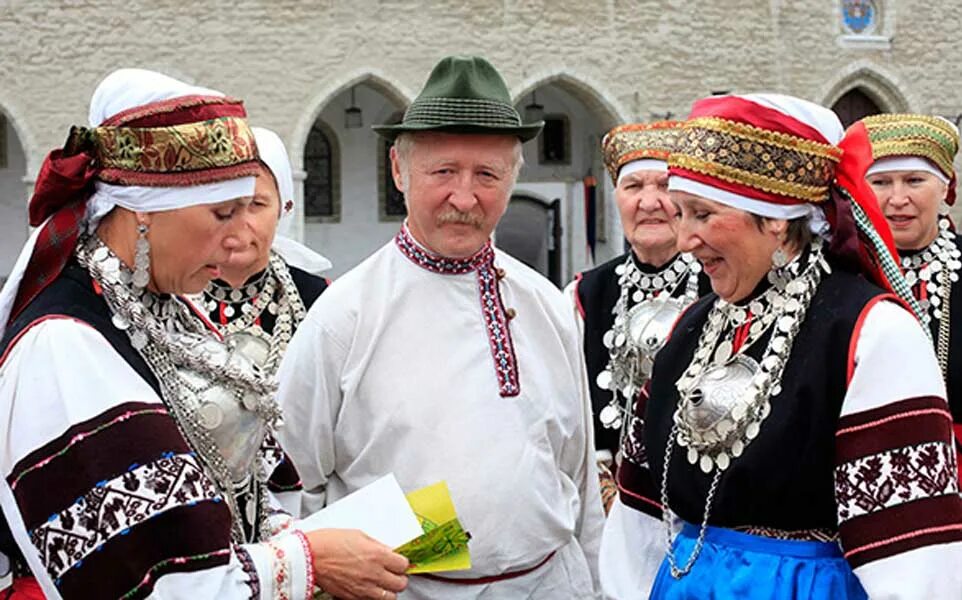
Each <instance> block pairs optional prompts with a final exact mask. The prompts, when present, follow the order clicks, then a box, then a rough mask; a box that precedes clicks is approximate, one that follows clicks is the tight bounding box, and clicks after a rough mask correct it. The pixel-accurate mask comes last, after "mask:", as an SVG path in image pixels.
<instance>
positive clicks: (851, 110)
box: [832, 88, 885, 129]
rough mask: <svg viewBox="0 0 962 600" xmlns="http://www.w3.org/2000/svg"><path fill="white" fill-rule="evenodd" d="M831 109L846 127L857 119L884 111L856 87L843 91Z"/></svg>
mask: <svg viewBox="0 0 962 600" xmlns="http://www.w3.org/2000/svg"><path fill="white" fill-rule="evenodd" d="M832 110H833V111H835V114H836V115H838V118H839V120H840V121H841V122H842V125H843V126H844V127H845V128H846V129H848V126H849V125H851V124H852V123H854V122H855V121H858V120H859V119H863V118H865V117H867V116H869V115H877V114H880V113H883V112H885V111H884V110H882V109H881V108H879V106H878V104H876V103H875V101H874V100H872V99H871V98H870V97H869V96H868V95H867V94H866V93H865V92H863V91H862V90H860V89H858V88H855V89H851V90H849V91H847V92H845V95H844V96H842V97H841V98H839V99H838V102H836V103H835V106H833V107H832Z"/></svg>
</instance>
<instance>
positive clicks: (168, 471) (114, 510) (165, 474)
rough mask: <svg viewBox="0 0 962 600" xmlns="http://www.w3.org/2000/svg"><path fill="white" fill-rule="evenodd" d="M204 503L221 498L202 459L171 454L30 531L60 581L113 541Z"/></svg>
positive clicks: (104, 486) (95, 491) (107, 485)
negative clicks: (166, 515)
mask: <svg viewBox="0 0 962 600" xmlns="http://www.w3.org/2000/svg"><path fill="white" fill-rule="evenodd" d="M202 501H214V502H219V501H220V498H219V496H217V492H216V490H215V489H214V486H213V484H211V482H210V481H209V480H208V479H207V478H206V477H205V476H204V473H203V470H202V468H201V466H200V465H199V464H198V462H197V458H196V457H195V456H194V455H193V454H180V455H173V456H167V457H164V458H162V459H160V460H157V461H155V462H152V463H150V464H147V465H143V466H139V467H137V468H135V469H132V470H130V471H128V472H127V473H124V474H123V475H121V476H119V477H117V478H114V479H111V480H109V481H102V482H100V483H99V484H97V486H96V487H94V488H93V489H91V490H90V491H89V492H87V493H86V494H84V495H83V496H82V497H80V498H78V499H77V500H76V501H75V502H74V504H73V505H71V506H70V507H68V508H66V509H65V510H63V511H60V512H59V513H57V514H54V515H52V516H51V517H50V518H49V520H48V521H47V522H46V523H44V524H43V525H41V526H40V527H37V528H36V529H34V530H33V531H29V532H28V533H29V535H30V539H31V541H32V542H33V544H34V546H35V547H36V548H37V551H38V552H39V554H40V559H41V561H42V562H43V564H45V565H46V566H47V570H48V572H49V573H50V576H51V578H52V579H53V580H54V582H55V583H56V581H57V580H59V579H60V578H61V577H62V576H63V575H64V574H65V573H66V572H67V571H68V570H70V569H72V568H75V567H77V566H79V565H80V564H81V563H82V562H83V559H84V558H85V557H86V556H87V555H89V554H91V553H93V552H95V551H96V550H98V549H99V548H100V547H102V546H103V545H104V544H105V543H106V542H107V541H109V540H110V539H111V538H113V537H115V536H118V535H126V534H127V533H128V531H129V530H130V529H131V528H132V527H135V526H137V525H139V524H142V523H144V522H146V521H148V520H149V519H151V518H153V517H156V516H158V515H160V514H163V513H164V512H166V511H168V510H170V509H172V508H176V507H179V506H189V505H192V504H196V503H198V502H202Z"/></svg>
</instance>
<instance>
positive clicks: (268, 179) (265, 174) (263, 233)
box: [222, 165, 281, 286]
mask: <svg viewBox="0 0 962 600" xmlns="http://www.w3.org/2000/svg"><path fill="white" fill-rule="evenodd" d="M280 209H281V201H280V194H279V193H278V191H277V184H276V183H275V182H274V176H273V175H272V174H271V172H270V171H269V170H268V169H267V168H266V167H264V165H261V167H260V171H258V173H257V181H256V183H255V186H254V199H253V201H251V202H250V203H249V204H247V205H245V206H242V207H240V208H238V211H237V212H238V214H237V218H239V219H240V220H241V221H242V222H243V227H242V231H241V232H240V238H241V239H240V241H241V242H242V246H241V248H239V249H237V250H236V251H234V252H232V253H231V255H230V259H229V260H228V261H227V263H226V264H225V265H224V268H223V273H222V278H223V279H225V280H226V281H227V282H229V283H230V284H231V285H234V286H239V285H241V284H243V283H244V281H246V280H247V279H248V278H249V277H250V276H251V275H253V274H255V273H257V272H258V271H261V270H262V269H264V268H265V267H267V261H268V258H269V257H270V251H271V244H273V243H274V234H275V233H276V232H277V221H278V219H279V218H280Z"/></svg>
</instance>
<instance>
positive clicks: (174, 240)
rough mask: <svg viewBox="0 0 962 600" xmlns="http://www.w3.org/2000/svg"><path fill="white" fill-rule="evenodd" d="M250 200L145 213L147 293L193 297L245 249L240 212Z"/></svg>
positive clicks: (236, 200)
mask: <svg viewBox="0 0 962 600" xmlns="http://www.w3.org/2000/svg"><path fill="white" fill-rule="evenodd" d="M249 202H250V198H243V199H240V198H239V199H235V200H229V201H227V202H221V203H218V204H205V205H200V206H189V207H187V208H178V209H175V210H166V211H161V212H154V213H147V214H146V216H145V222H146V223H147V225H148V226H149V231H148V233H147V239H148V240H149V241H150V279H151V288H152V289H154V290H155V291H158V292H161V293H168V294H196V293H198V292H201V291H203V289H204V288H205V287H207V284H208V283H209V282H210V280H211V279H216V278H218V277H221V269H222V268H223V266H224V265H225V264H226V263H227V261H228V260H229V259H230V256H231V253H232V252H235V251H237V250H239V249H241V248H243V247H244V245H245V243H246V242H245V241H244V235H245V234H244V229H243V221H242V220H241V219H240V218H239V210H240V209H241V208H242V207H243V205H245V204H247V203H249Z"/></svg>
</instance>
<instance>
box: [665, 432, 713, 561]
mask: <svg viewBox="0 0 962 600" xmlns="http://www.w3.org/2000/svg"><path fill="white" fill-rule="evenodd" d="M676 435H678V423H675V424H674V425H673V426H672V428H671V433H669V434H668V445H667V446H666V447H665V464H664V466H663V467H662V471H661V521H662V523H663V524H664V526H665V552H666V553H667V556H668V566H669V567H671V576H672V577H674V578H675V579H681V578H682V577H684V576H685V575H687V574H688V573H689V572H690V571H691V568H692V567H693V566H695V561H696V560H698V555H699V554H701V549H702V546H703V545H704V544H705V535H706V534H707V533H708V518H709V517H710V516H711V508H712V505H713V504H714V502H715V492H717V491H718V482H719V481H721V475H722V471H721V469H716V470H715V475H714V476H713V477H712V480H711V487H709V488H708V495H707V496H706V497H705V514H704V516H703V517H702V520H701V527H700V528H699V529H698V539H696V540H695V546H694V548H692V551H691V556H689V557H688V560H687V561H685V566H684V567H682V568H678V563H677V562H676V561H675V553H674V551H672V548H671V542H672V536H671V531H672V526H671V517H670V516H669V515H670V510H669V508H668V465H669V464H670V463H671V453H672V450H673V449H674V447H675V436H676Z"/></svg>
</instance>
